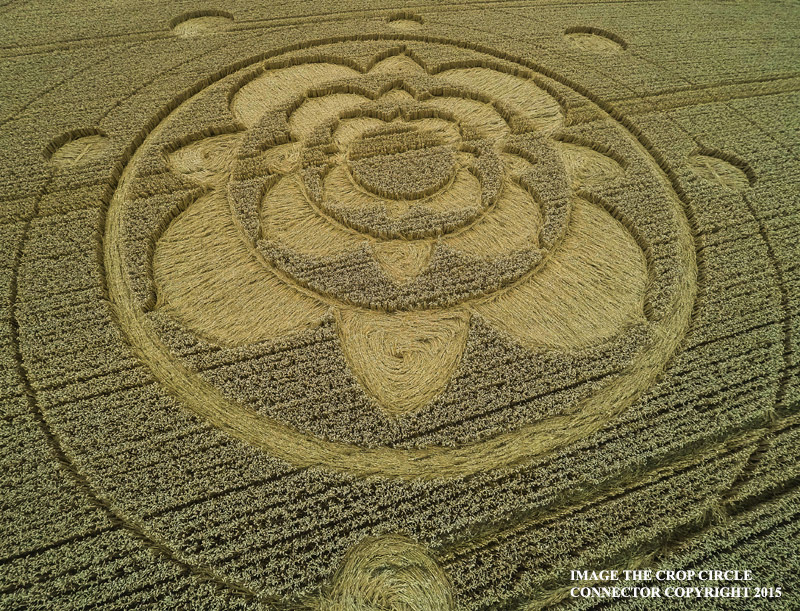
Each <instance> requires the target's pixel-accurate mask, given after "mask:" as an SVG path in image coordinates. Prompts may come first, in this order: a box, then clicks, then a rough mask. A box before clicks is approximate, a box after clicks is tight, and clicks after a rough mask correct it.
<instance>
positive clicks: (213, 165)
mask: <svg viewBox="0 0 800 611" xmlns="http://www.w3.org/2000/svg"><path fill="white" fill-rule="evenodd" d="M243 137H244V133H243V132H239V133H235V134H222V135H221V136H211V137H209V138H203V139H202V140H197V141H196V142H192V143H191V144H187V145H186V146H183V147H181V148H179V149H178V150H176V151H175V152H173V153H170V154H169V155H168V156H167V164H168V165H169V167H170V169H171V170H172V171H173V172H177V173H178V174H182V175H183V176H186V177H187V178H188V179H189V180H192V181H194V182H196V183H198V184H201V185H206V186H210V187H219V186H221V185H222V184H223V183H224V182H225V180H226V179H227V178H228V174H229V173H230V171H231V168H232V167H233V164H234V161H235V157H236V148H237V147H238V146H239V143H240V142H241V141H242V138H243Z"/></svg>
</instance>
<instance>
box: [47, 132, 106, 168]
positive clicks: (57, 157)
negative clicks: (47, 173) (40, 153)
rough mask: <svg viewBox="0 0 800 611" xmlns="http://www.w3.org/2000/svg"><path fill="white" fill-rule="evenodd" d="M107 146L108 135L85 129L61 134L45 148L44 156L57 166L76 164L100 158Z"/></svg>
mask: <svg viewBox="0 0 800 611" xmlns="http://www.w3.org/2000/svg"><path fill="white" fill-rule="evenodd" d="M108 146H109V141H108V137H107V136H106V135H105V134H103V133H101V132H100V131H98V130H94V129H85V130H77V131H74V132H68V133H66V134H62V135H61V136H59V137H58V138H56V139H54V140H53V141H52V142H51V143H50V144H49V145H48V146H47V148H46V149H45V153H44V154H45V157H46V158H47V159H49V160H50V161H51V162H52V163H53V164H55V165H56V166H59V167H70V166H78V165H84V164H88V163H91V162H93V161H97V160H98V159H101V158H102V157H103V156H104V155H105V154H106V152H107V150H108Z"/></svg>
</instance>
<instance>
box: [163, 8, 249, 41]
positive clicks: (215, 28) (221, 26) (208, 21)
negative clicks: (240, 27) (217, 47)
mask: <svg viewBox="0 0 800 611" xmlns="http://www.w3.org/2000/svg"><path fill="white" fill-rule="evenodd" d="M232 22H233V15H231V14H230V13H228V12H225V11H192V12H189V13H184V14H183V15H180V16H178V17H176V18H175V19H173V20H172V21H171V22H170V27H171V28H172V31H173V32H174V33H175V34H176V35H177V36H180V37H181V38H194V37H196V36H205V35H208V34H216V33H218V32H224V31H225V30H227V29H228V28H229V27H230V25H231V23H232Z"/></svg>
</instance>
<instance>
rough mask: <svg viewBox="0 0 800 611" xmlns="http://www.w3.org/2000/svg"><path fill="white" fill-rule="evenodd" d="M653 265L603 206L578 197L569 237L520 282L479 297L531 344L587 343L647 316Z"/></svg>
mask: <svg viewBox="0 0 800 611" xmlns="http://www.w3.org/2000/svg"><path fill="white" fill-rule="evenodd" d="M647 279H648V274H647V264H646V261H645V257H644V253H643V252H642V250H641V249H640V248H639V245H638V244H637V243H636V241H635V240H634V239H633V237H632V236H631V235H630V233H628V231H627V230H626V229H625V228H624V227H623V225H622V224H621V223H620V222H619V221H617V220H616V219H615V218H614V217H612V216H611V215H610V214H609V213H608V212H607V211H606V210H605V209H603V208H601V207H599V206H596V205H594V204H591V203H589V202H587V201H585V200H582V199H576V200H575V201H574V203H573V208H572V218H571V219H570V224H569V227H568V229H567V233H566V236H565V237H564V241H563V243H562V244H561V245H560V246H559V248H558V249H557V250H556V251H555V252H554V253H553V254H552V256H551V258H550V259H549V260H547V261H546V262H545V264H544V266H543V267H542V268H540V269H537V270H535V271H534V272H533V273H532V275H531V276H530V277H528V278H527V279H525V280H523V281H522V282H521V283H520V284H518V285H516V286H514V287H512V288H510V289H508V290H506V291H504V292H503V293H501V294H500V295H498V296H496V297H493V298H491V299H487V300H485V301H483V302H477V303H475V304H474V306H473V307H474V309H475V311H476V312H478V313H479V314H481V315H482V316H483V317H484V318H486V319H487V320H488V321H489V322H490V323H491V324H492V325H493V326H495V328H498V329H502V330H503V331H505V332H506V333H508V334H509V335H511V336H513V337H515V338H516V339H517V340H518V341H519V342H520V343H521V344H523V345H525V346H528V347H531V348H542V347H553V348H567V349H571V348H582V347H585V346H588V345H591V344H594V343H598V342H600V341H603V340H605V339H609V338H611V337H613V336H614V335H616V334H617V333H619V332H620V331H622V330H623V329H624V328H625V327H626V326H627V325H629V324H631V323H635V322H644V321H645V316H644V299H645V291H646V286H647Z"/></svg>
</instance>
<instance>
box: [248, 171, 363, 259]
mask: <svg viewBox="0 0 800 611" xmlns="http://www.w3.org/2000/svg"><path fill="white" fill-rule="evenodd" d="M261 227H262V229H263V237H264V239H265V240H269V241H274V242H277V243H278V244H279V245H281V246H283V247H286V248H288V249H289V250H292V251H294V252H297V253H301V254H305V255H311V256H315V257H319V256H332V257H340V256H342V255H344V254H346V253H348V252H350V251H353V250H358V249H359V248H363V246H364V243H365V241H366V239H367V238H366V236H363V235H361V234H358V233H356V232H353V231H347V230H346V229H344V228H343V227H341V226H340V225H339V224H337V223H335V222H333V221H331V220H330V219H327V218H324V217H323V216H321V215H320V214H318V213H317V211H316V210H314V208H313V207H312V206H311V204H310V203H309V202H308V199H307V198H306V196H305V193H304V192H303V186H302V180H301V178H300V177H299V176H298V175H291V176H285V177H283V178H281V179H280V180H279V181H278V183H277V184H276V185H275V186H274V187H272V188H271V189H270V190H269V191H267V193H266V195H265V196H264V200H263V202H262V207H261Z"/></svg>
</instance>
